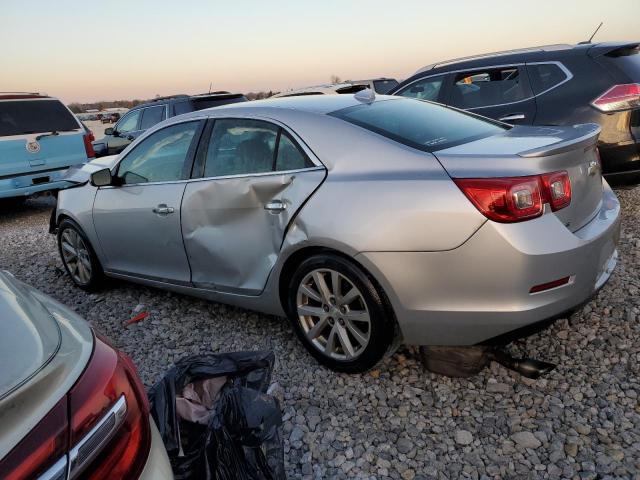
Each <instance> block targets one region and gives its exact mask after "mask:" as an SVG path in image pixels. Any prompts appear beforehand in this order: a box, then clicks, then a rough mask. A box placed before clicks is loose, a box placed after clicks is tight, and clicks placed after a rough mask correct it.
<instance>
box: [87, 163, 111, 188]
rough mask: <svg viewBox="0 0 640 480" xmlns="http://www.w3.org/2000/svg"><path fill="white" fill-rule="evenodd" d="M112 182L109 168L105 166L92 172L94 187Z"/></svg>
mask: <svg viewBox="0 0 640 480" xmlns="http://www.w3.org/2000/svg"><path fill="white" fill-rule="evenodd" d="M111 183H112V178H111V170H109V169H108V168H103V169H102V170H98V171H97V172H93V173H92V174H91V185H93V186H94V187H106V186H108V185H111Z"/></svg>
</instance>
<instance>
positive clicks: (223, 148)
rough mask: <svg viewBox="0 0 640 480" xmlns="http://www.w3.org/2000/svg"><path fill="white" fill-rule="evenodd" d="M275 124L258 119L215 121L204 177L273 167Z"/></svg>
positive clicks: (257, 171) (244, 172)
mask: <svg viewBox="0 0 640 480" xmlns="http://www.w3.org/2000/svg"><path fill="white" fill-rule="evenodd" d="M277 136H278V127H276V126H275V125H271V124H269V123H267V122H262V121H260V120H241V119H223V120H216V122H215V123H214V125H213V131H212V132H211V140H210V141H209V148H208V150H207V159H206V164H205V169H204V176H205V177H219V176H225V175H241V174H250V173H263V172H270V171H272V170H273V159H274V155H275V148H276V138H277Z"/></svg>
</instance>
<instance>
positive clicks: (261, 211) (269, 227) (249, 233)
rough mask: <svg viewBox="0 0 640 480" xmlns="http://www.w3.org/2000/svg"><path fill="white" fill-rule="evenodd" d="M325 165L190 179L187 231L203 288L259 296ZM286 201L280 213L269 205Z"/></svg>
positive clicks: (189, 249) (194, 280) (196, 274)
mask: <svg viewBox="0 0 640 480" xmlns="http://www.w3.org/2000/svg"><path fill="white" fill-rule="evenodd" d="M325 175H326V172H325V170H324V169H323V168H320V167H318V168H316V169H312V170H305V171H299V172H289V173H286V172H283V173H279V172H276V173H270V174H263V175H252V176H235V177H221V178H212V179H203V180H198V181H193V182H190V183H189V184H188V185H187V188H186V191H185V194H184V199H183V201H182V231H183V236H184V245H185V249H186V251H187V256H188V258H189V262H190V265H191V272H192V277H191V281H192V283H193V284H194V286H196V287H198V288H206V289H216V290H219V291H224V292H230V293H240V294H245V295H258V294H259V293H260V292H261V291H262V290H263V289H264V286H265V284H266V281H267V278H268V277H269V274H270V272H271V270H272V268H273V266H274V265H275V263H276V261H277V259H278V255H279V253H280V249H281V246H282V242H283V238H284V235H285V232H286V230H287V227H288V225H289V223H290V221H291V220H292V218H294V217H295V215H296V212H297V211H298V210H299V209H300V207H301V206H302V205H303V203H304V202H305V201H306V199H307V198H308V197H309V195H311V194H312V193H313V191H314V190H315V189H316V188H317V187H318V186H319V185H320V184H321V183H322V181H323V179H324V177H325ZM277 201H281V202H282V203H283V204H284V205H285V206H286V208H285V209H284V210H282V211H281V212H276V211H272V210H267V209H266V208H265V207H267V206H268V204H270V203H273V202H277Z"/></svg>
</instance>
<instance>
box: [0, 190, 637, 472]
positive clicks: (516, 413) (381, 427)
mask: <svg viewBox="0 0 640 480" xmlns="http://www.w3.org/2000/svg"><path fill="white" fill-rule="evenodd" d="M618 194H619V196H620V198H621V201H622V205H623V210H624V227H623V232H622V237H621V240H620V246H619V250H620V254H621V255H620V262H619V264H618V268H617V270H616V272H615V274H614V275H613V277H612V278H611V280H610V281H609V283H608V284H607V285H606V287H605V288H604V289H603V290H602V291H601V292H600V293H599V294H598V296H597V297H596V298H595V299H594V300H592V301H591V302H590V303H589V304H588V305H587V306H586V307H584V308H583V309H582V310H581V311H580V312H579V313H577V314H575V315H574V316H572V317H571V318H569V319H564V320H560V321H558V322H557V323H556V324H555V325H554V326H553V327H551V328H550V329H548V330H546V331H544V332H542V333H540V334H538V335H535V336H533V337H530V338H528V339H527V340H525V341H521V342H519V343H517V344H515V345H513V346H512V352H513V353H515V354H522V355H524V354H525V353H526V354H529V355H531V356H533V357H537V358H540V359H543V360H548V361H552V362H556V363H558V364H559V365H558V368H557V370H555V371H554V372H552V373H551V374H549V375H548V376H547V377H546V378H544V379H541V380H538V381H531V380H527V379H524V378H522V377H519V376H518V375H516V374H514V373H512V372H510V371H508V370H505V369H504V368H501V367H499V366H497V365H495V364H493V365H492V366H491V368H489V369H486V370H485V371H483V372H482V373H481V374H479V375H477V376H475V377H473V378H470V379H462V380H461V379H450V378H445V377H440V376H437V375H434V374H431V373H428V372H425V371H424V370H423V369H422V368H421V365H420V362H419V359H418V355H417V352H416V351H415V350H413V349H408V348H401V349H400V350H399V352H398V353H397V354H396V355H394V356H393V357H391V358H390V359H387V360H385V361H384V362H383V363H382V364H380V365H379V367H378V369H376V370H374V371H371V372H369V373H367V374H364V375H343V374H337V373H333V372H331V371H328V370H326V369H325V368H322V367H320V366H318V365H317V364H316V363H315V362H314V360H312V359H311V357H309V356H308V355H307V354H306V352H305V350H304V349H303V347H302V346H301V345H300V344H299V343H298V341H297V340H296V339H295V338H294V334H293V332H292V330H291V328H290V327H289V325H288V324H287V322H286V321H285V320H282V319H279V318H274V317H269V316H264V315H260V314H256V313H253V312H249V311H245V310H242V309H237V308H233V307H228V306H224V305H219V304H214V303H208V302H205V301H201V300H197V299H192V298H189V297H184V296H180V295H175V294H171V293H166V292H162V291H159V290H154V289H150V288H145V287H140V286H136V285H133V284H127V283H115V284H114V285H112V286H110V287H109V288H107V289H106V290H105V291H104V292H102V293H100V294H93V295H88V294H86V293H84V292H82V291H81V290H79V289H77V288H74V287H73V286H72V284H71V281H70V280H68V279H67V278H66V277H65V276H64V275H63V274H62V270H61V267H62V265H61V262H60V260H59V258H58V254H57V249H56V246H55V243H54V238H53V237H52V236H50V235H48V233H47V225H48V217H49V211H50V208H51V204H48V203H46V202H43V201H30V202H28V203H27V204H26V205H25V206H24V207H20V208H14V209H11V210H5V211H4V212H2V213H0V241H1V244H0V245H2V246H1V248H0V268H3V269H8V270H10V271H11V272H13V273H14V274H15V275H16V276H17V277H18V278H20V279H22V280H24V281H26V282H27V283H30V284H31V285H33V286H35V287H36V288H38V289H40V290H42V291H44V292H46V293H48V294H49V295H51V296H53V297H54V298H56V299H58V300H60V301H62V302H63V303H65V304H67V305H69V306H70V307H71V308H73V309H74V310H76V311H77V312H78V313H80V314H81V315H83V316H84V317H85V318H86V319H87V320H89V321H90V322H91V323H92V324H93V325H94V326H95V327H96V328H97V329H98V330H100V331H102V332H104V333H105V334H107V335H108V336H109V337H110V338H111V339H112V340H113V341H114V343H115V344H116V345H117V346H118V347H120V348H122V349H123V350H125V351H126V352H127V353H128V354H130V355H131V356H132V357H133V359H134V361H135V362H136V364H137V365H138V367H139V371H140V374H141V376H142V378H143V379H144V381H145V383H146V384H147V385H151V384H153V383H154V382H155V381H156V380H157V379H159V378H160V376H161V375H162V372H163V371H165V370H166V369H167V368H168V367H169V366H170V365H171V364H172V362H173V361H174V360H177V359H179V358H181V357H183V356H185V355H187V354H192V353H204V352H220V351H233V350H246V349H272V350H274V351H275V353H276V357H277V365H276V370H275V374H274V380H275V381H277V382H278V383H279V384H280V386H281V387H282V390H283V392H282V393H283V397H284V401H283V409H284V418H285V422H284V436H285V452H286V453H285V462H286V468H287V473H288V475H289V478H352V477H355V478H378V479H382V478H403V479H406V480H411V479H427V478H473V479H476V478H513V479H515V478H577V479H578V478H579V479H582V478H635V479H640V473H639V472H640V406H639V401H638V395H639V394H640V380H639V379H640V366H639V360H640V297H639V296H638V292H639V290H640V262H639V260H640V187H637V188H635V189H629V190H620V191H618ZM142 308H144V309H145V310H148V311H149V312H150V313H151V315H150V317H149V318H147V319H146V320H144V321H143V322H141V323H139V324H135V325H132V326H129V327H123V324H122V323H123V321H124V320H126V319H128V318H130V317H131V316H132V315H134V313H135V312H136V311H137V309H138V310H139V309H142Z"/></svg>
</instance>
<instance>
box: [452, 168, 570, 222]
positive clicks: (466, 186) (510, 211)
mask: <svg viewBox="0 0 640 480" xmlns="http://www.w3.org/2000/svg"><path fill="white" fill-rule="evenodd" d="M453 181H454V182H455V183H456V185H457V186H458V187H459V188H460V190H462V192H463V193H464V194H465V195H466V196H467V198H468V199H469V200H471V202H472V203H473V204H474V205H475V207H476V208H477V209H478V210H480V212H481V213H482V214H483V215H484V216H485V217H487V218H488V219H490V220H493V221H495V222H500V223H514V222H521V221H523V220H529V219H532V218H536V217H539V216H540V215H542V212H543V209H544V204H545V203H548V204H549V205H550V206H551V210H553V211H554V212H555V211H557V210H560V209H562V208H564V207H566V206H568V205H569V204H570V203H571V181H570V179H569V175H568V174H567V172H565V171H562V172H553V173H546V174H544V175H532V176H528V177H504V178H454V179H453Z"/></svg>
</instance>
